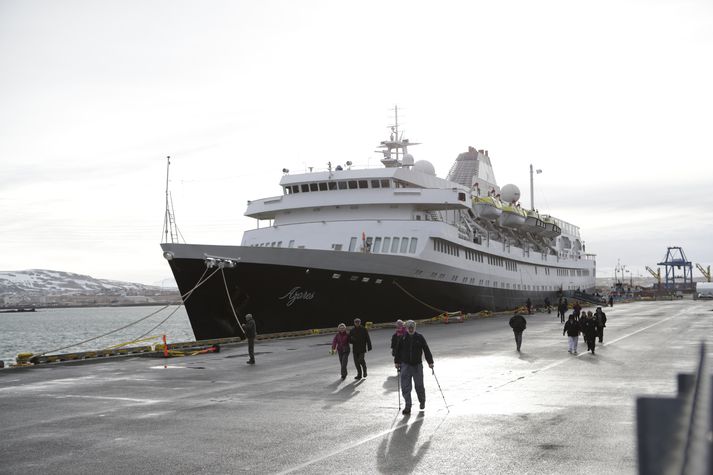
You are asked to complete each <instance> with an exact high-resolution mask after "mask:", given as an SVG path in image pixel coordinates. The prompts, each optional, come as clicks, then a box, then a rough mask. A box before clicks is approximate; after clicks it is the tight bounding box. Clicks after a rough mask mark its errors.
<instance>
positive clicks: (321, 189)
mask: <svg viewBox="0 0 713 475" xmlns="http://www.w3.org/2000/svg"><path fill="white" fill-rule="evenodd" d="M319 191H327V184H326V183H324V182H322V183H320V184H319Z"/></svg>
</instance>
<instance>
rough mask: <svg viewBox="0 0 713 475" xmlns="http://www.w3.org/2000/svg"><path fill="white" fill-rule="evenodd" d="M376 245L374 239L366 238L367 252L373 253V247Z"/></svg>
mask: <svg viewBox="0 0 713 475" xmlns="http://www.w3.org/2000/svg"><path fill="white" fill-rule="evenodd" d="M372 244H374V238H373V237H371V236H369V237H368V238H366V252H372V251H371V246H372Z"/></svg>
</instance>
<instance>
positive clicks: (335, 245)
mask: <svg viewBox="0 0 713 475" xmlns="http://www.w3.org/2000/svg"><path fill="white" fill-rule="evenodd" d="M332 249H334V250H335V251H341V250H342V245H341V244H332Z"/></svg>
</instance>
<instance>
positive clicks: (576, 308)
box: [572, 300, 582, 317]
mask: <svg viewBox="0 0 713 475" xmlns="http://www.w3.org/2000/svg"><path fill="white" fill-rule="evenodd" d="M572 310H574V316H575V317H579V315H580V314H581V313H582V306H581V305H580V304H579V300H575V301H574V305H572Z"/></svg>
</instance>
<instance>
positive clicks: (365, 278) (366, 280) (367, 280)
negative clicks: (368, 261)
mask: <svg viewBox="0 0 713 475" xmlns="http://www.w3.org/2000/svg"><path fill="white" fill-rule="evenodd" d="M361 281H362V282H369V278H368V277H362V278H361Z"/></svg>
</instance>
